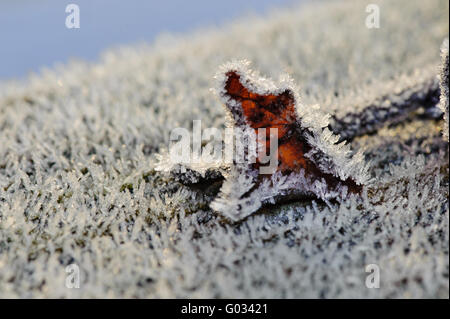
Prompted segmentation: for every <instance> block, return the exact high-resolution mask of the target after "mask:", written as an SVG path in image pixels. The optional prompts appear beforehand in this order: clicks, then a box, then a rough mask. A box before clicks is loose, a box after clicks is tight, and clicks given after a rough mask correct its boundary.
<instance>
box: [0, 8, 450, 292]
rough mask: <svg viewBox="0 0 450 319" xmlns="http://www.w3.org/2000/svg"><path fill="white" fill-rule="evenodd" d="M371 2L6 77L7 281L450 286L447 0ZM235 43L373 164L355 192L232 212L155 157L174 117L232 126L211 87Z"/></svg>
mask: <svg viewBox="0 0 450 319" xmlns="http://www.w3.org/2000/svg"><path fill="white" fill-rule="evenodd" d="M378 3H379V6H380V15H381V17H380V28H379V29H368V28H366V26H365V24H364V20H365V18H366V15H367V13H366V11H365V7H366V2H364V1H346V2H334V1H332V2H320V3H311V4H307V5H304V6H300V7H296V8H291V9H286V10H283V11H279V12H272V13H271V14H270V15H268V16H264V17H255V18H246V19H243V20H238V21H235V22H234V23H231V24H229V25H226V26H223V27H221V28H219V29H206V30H200V31H198V32H196V33H194V34H190V35H184V36H180V37H175V36H168V35H166V36H162V37H160V38H159V39H158V40H157V41H156V43H154V44H152V45H149V46H129V47H123V48H121V49H117V50H114V51H108V52H105V53H104V55H103V57H102V59H101V61H99V62H98V63H97V64H94V65H89V64H86V63H83V62H73V63H71V64H69V65H64V66H55V68H53V69H50V70H43V71H42V73H41V74H39V75H33V76H30V78H29V79H28V80H27V81H26V82H21V83H15V82H7V83H4V84H2V85H1V86H0V297H2V298H5V297H57V298H59V297H67V298H72V297H83V298H87V297H105V298H116V297H142V298H155V297H156V298H164V297H193V298H195V297H232V298H249V297H250V298H257V297H272V298H285V297H286V298H293V297H313V298H315V297H323V298H333V297H337V298H344V297H356V298H384V297H391V298H424V297H430V298H448V297H449V282H448V279H449V204H448V198H449V191H448V186H449V164H448V160H449V157H448V156H449V154H448V152H449V149H448V44H447V47H446V46H445V44H444V45H442V42H443V40H444V39H445V38H447V37H448V28H449V27H448V26H449V16H448V9H449V8H448V1H439V0H433V1H426V2H425V1H416V0H413V1H410V0H396V1H378ZM424 26H426V27H424ZM447 43H448V42H447ZM441 55H442V58H441ZM234 59H247V60H249V61H252V67H253V68H254V69H257V70H259V71H260V72H261V74H264V75H266V76H267V77H270V78H273V79H277V78H278V77H279V75H281V74H286V73H287V74H290V76H291V78H292V79H293V80H294V81H295V83H296V85H297V87H298V92H296V94H298V95H299V99H300V101H301V104H302V105H303V106H304V107H305V108H309V107H312V106H313V105H319V106H320V110H321V111H324V112H326V113H329V114H330V118H329V120H330V123H329V129H330V131H333V132H334V133H335V134H341V133H342V134H341V136H343V137H345V138H347V139H348V143H347V144H348V145H349V149H348V152H350V151H351V152H354V153H358V152H360V153H361V152H362V153H363V154H364V155H363V157H362V159H361V160H362V161H364V162H365V163H364V164H367V165H368V172H367V174H368V175H369V177H370V179H371V180H372V182H371V183H370V185H368V186H367V187H365V188H364V190H363V192H362V194H361V196H360V197H351V198H349V199H347V200H344V201H342V202H338V203H337V202H333V201H330V202H328V201H325V202H324V201H322V200H318V199H307V200H306V199H305V200H303V201H295V202H291V203H288V204H283V205H272V206H264V207H262V208H261V209H260V210H258V212H256V213H253V214H251V215H249V216H248V217H246V218H245V219H243V220H242V221H239V222H231V221H230V220H229V219H226V218H224V216H223V215H222V214H218V213H217V212H215V211H214V210H213V209H212V208H211V204H212V203H213V201H214V200H215V199H216V198H217V189H216V190H213V189H209V188H208V189H201V188H193V187H189V186H185V185H184V184H183V183H181V182H180V179H179V178H180V177H178V178H176V177H175V176H173V175H167V174H163V173H161V172H160V171H158V170H157V169H156V168H157V165H158V158H157V155H158V154H160V153H161V152H162V151H163V149H165V148H166V147H167V145H168V144H169V134H170V132H171V130H172V129H173V128H175V127H186V128H189V129H191V126H192V121H193V120H196V119H201V120H202V124H203V125H204V128H206V127H218V128H224V127H225V125H226V113H225V109H224V108H223V106H222V102H221V101H220V100H219V99H218V98H217V96H216V95H215V94H214V93H213V92H211V90H210V88H212V87H214V85H215V82H214V78H213V76H214V74H215V73H216V72H217V71H218V70H219V66H220V65H223V64H224V63H226V62H228V61H231V60H234ZM442 61H444V62H442ZM439 74H441V75H440V76H438V75H439ZM445 79H446V80H445ZM440 80H441V81H440ZM439 92H440V94H441V96H440V101H439ZM436 105H438V106H439V108H437V107H436ZM439 109H441V110H442V111H443V112H444V113H445V116H444V118H445V120H443V119H442V117H443V116H442V112H441V111H439ZM305 110H308V109H305ZM443 123H447V124H445V125H444V124H443ZM387 124H389V125H387ZM313 125H316V126H319V127H321V125H320V123H313ZM442 127H446V129H447V135H446V136H447V138H445V139H443V138H442V135H443V132H442ZM330 131H328V132H330ZM369 132H370V133H371V134H367V133H369ZM327 134H328V133H327ZM330 134H331V133H330ZM330 136H331V135H330ZM332 140H333V144H334V142H337V141H335V140H334V139H332ZM319 142H320V141H316V143H319ZM346 152H347V150H346ZM360 153H359V154H360ZM341 155H342V154H341ZM337 156H340V155H339V152H338V154H337ZM337 169H340V168H339V167H337ZM352 169H354V168H352ZM188 174H193V172H188ZM205 174H206V173H205ZM182 175H183V174H181V176H182ZM181 178H182V177H181ZM189 178H191V176H189ZM197 178H199V177H198V176H197ZM246 183H247V181H245V180H242V179H238V180H237V181H236V183H235V184H228V185H227V184H224V185H223V186H222V187H225V188H226V187H228V188H229V192H233V191H240V190H239V188H244V189H245V187H246V186H248V185H246ZM268 191H269V190H268ZM212 206H214V205H212ZM230 213H232V212H230ZM70 264H76V265H78V266H79V268H80V276H81V280H80V288H78V289H76V288H75V289H70V288H67V287H66V278H67V275H68V273H66V266H68V265H70ZM368 264H377V265H378V266H379V269H380V288H378V289H369V288H367V287H366V285H365V281H366V277H367V275H368V273H366V272H365V268H366V265H368Z"/></svg>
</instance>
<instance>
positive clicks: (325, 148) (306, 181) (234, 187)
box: [211, 61, 369, 220]
mask: <svg viewBox="0 0 450 319" xmlns="http://www.w3.org/2000/svg"><path fill="white" fill-rule="evenodd" d="M215 78H216V81H217V85H216V86H217V89H216V92H217V94H218V96H219V97H220V98H221V100H222V101H223V103H224V104H225V106H226V110H227V114H228V117H229V120H228V124H229V125H235V126H240V127H241V128H245V129H249V130H251V129H255V130H256V129H260V128H267V129H268V128H269V127H271V128H273V127H275V128H277V130H278V132H279V136H278V139H279V140H278V143H279V146H278V160H277V163H278V164H277V166H278V167H277V169H276V172H274V173H273V174H272V175H271V176H267V175H261V174H258V173H260V172H258V168H259V167H260V166H259V165H258V164H259V163H256V165H255V164H250V165H247V166H243V165H242V164H237V163H233V166H232V168H231V173H230V174H225V182H224V185H223V186H222V189H221V192H220V194H219V196H218V198H217V199H216V200H215V201H214V202H213V203H212V204H211V207H212V208H213V209H214V210H216V211H218V212H220V213H222V214H223V215H225V216H226V217H228V218H230V219H231V220H240V219H242V218H245V217H246V216H248V215H250V214H252V213H254V212H255V211H256V210H257V209H258V208H260V207H261V206H262V205H263V204H267V203H275V201H276V200H280V199H281V200H282V199H283V198H293V197H295V196H302V197H305V196H311V195H312V196H316V197H318V198H321V199H323V200H328V199H333V198H334V199H344V198H347V195H349V194H350V193H359V192H360V190H361V185H363V184H366V183H367V182H368V179H369V178H368V173H367V170H368V164H366V163H364V158H363V154H362V152H361V151H360V152H357V153H356V154H352V151H351V150H350V147H349V146H348V145H346V144H345V142H341V143H339V144H337V142H338V140H339V136H336V135H334V134H333V133H332V132H331V131H330V130H328V128H327V125H328V118H329V116H328V115H326V114H323V113H321V112H320V109H319V108H318V106H313V107H307V106H304V105H302V104H300V97H299V95H298V92H299V90H298V89H297V88H296V86H295V85H294V82H293V80H292V79H291V78H290V77H289V76H287V75H283V76H281V77H280V80H279V82H278V85H276V84H275V83H274V82H272V81H271V80H269V79H267V78H264V77H261V76H260V75H259V74H258V73H257V72H255V71H252V70H251V69H250V68H249V62H248V61H234V62H230V63H227V64H224V65H223V66H221V68H220V71H219V72H218V73H217V75H216V77H215ZM263 143H267V144H270V143H269V142H268V140H266V141H263ZM267 147H268V146H267V145H266V148H267Z"/></svg>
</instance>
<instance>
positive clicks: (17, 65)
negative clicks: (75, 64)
mask: <svg viewBox="0 0 450 319" xmlns="http://www.w3.org/2000/svg"><path fill="white" fill-rule="evenodd" d="M293 2H294V1H293V0H226V1H212V0H209V1H208V0H195V1H194V0H192V1H188V0H167V1H144V0H72V1H61V0H0V81H2V80H8V79H19V78H24V77H25V76H26V75H27V74H28V73H29V72H39V69H40V68H41V67H43V66H45V67H51V66H52V65H53V64H54V63H56V62H63V63H64V62H67V61H68V59H70V58H81V59H86V60H88V61H95V59H96V58H97V57H98V55H99V53H100V52H101V51H103V50H104V49H106V48H109V47H114V46H117V45H122V44H132V43H138V42H142V41H145V42H152V41H153V40H154V39H155V36H156V35H157V34H159V33H161V32H175V33H183V32H188V31H190V30H195V29H198V28H201V27H207V26H211V25H213V26H214V25H215V26H217V25H221V24H223V23H225V22H227V21H228V20H232V19H234V18H237V17H240V16H245V15H248V14H264V13H266V12H268V11H270V9H271V8H275V7H281V6H289V5H291V4H292V3H293ZM70 3H74V4H77V5H78V6H79V8H80V29H67V28H66V25H65V21H66V17H67V16H68V15H69V14H68V13H66V12H65V9H66V6H67V5H68V4H70Z"/></svg>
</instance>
